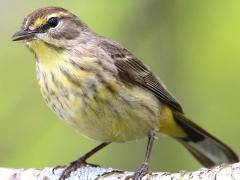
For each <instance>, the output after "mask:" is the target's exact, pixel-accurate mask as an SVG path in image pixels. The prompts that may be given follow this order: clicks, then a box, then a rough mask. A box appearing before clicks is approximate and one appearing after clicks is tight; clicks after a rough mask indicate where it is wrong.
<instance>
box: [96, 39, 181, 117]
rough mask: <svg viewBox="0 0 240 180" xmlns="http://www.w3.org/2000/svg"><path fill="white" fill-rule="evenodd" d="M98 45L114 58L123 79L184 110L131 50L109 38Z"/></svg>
mask: <svg viewBox="0 0 240 180" xmlns="http://www.w3.org/2000/svg"><path fill="white" fill-rule="evenodd" d="M98 46H99V47H100V48H101V49H103V50H104V52H106V53H107V54H108V55H109V56H110V57H111V58H112V59H113V60H114V63H115V65H116V66H117V69H118V74H119V77H120V78H121V80H123V81H125V82H127V83H130V84H135V85H139V86H141V87H143V88H146V89H148V90H150V91H151V92H152V93H153V94H154V95H155V96H156V97H157V98H158V99H159V100H160V101H162V102H164V103H166V104H167V105H169V106H170V107H172V108H173V109H174V110H176V111H178V112H183V110H182V107H181V105H180V104H179V103H178V101H177V100H176V98H175V97H174V96H173V95H172V94H171V93H170V92H169V91H168V90H167V88H166V87H165V86H164V84H163V83H162V82H161V81H160V79H158V78H157V77H156V76H155V75H154V74H153V73H152V72H151V71H150V69H149V68H147V67H146V66H145V65H144V64H143V63H142V62H141V61H140V60H138V59H137V58H136V57H135V56H134V55H133V54H132V53H131V52H130V51H129V50H127V49H126V48H124V47H122V46H121V45H119V44H117V43H114V42H112V41H110V40H107V39H104V40H103V41H101V42H100V43H99V44H98Z"/></svg>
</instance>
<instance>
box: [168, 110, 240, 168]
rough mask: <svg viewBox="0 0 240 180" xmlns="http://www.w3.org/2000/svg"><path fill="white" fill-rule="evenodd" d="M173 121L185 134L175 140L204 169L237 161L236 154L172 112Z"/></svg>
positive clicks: (183, 117) (181, 116) (182, 116)
mask: <svg viewBox="0 0 240 180" xmlns="http://www.w3.org/2000/svg"><path fill="white" fill-rule="evenodd" d="M173 116H174V119H175V121H176V122H177V123H178V124H179V126H180V127H181V128H182V129H183V131H184V132H185V133H186V134H187V137H184V138H182V137H181V138H177V137H175V139H177V140H178V141H179V142H180V143H181V144H183V146H184V147H186V149H187V150H188V151H189V152H190V153H191V154H192V155H193V156H194V157H195V158H196V159H197V160H198V161H199V162H200V163H201V164H202V165H203V166H205V167H212V166H216V165H219V164H222V163H235V162H238V161H239V158H238V156H237V155H236V153H235V152H234V151H233V150H232V149H231V148H230V147H228V146H227V145H225V144H224V143H222V142H221V141H220V140H218V139H216V138H215V137H213V136H212V135H211V134H209V133H208V132H206V131H205V130H203V129H202V128H200V127H199V126H198V125H196V124H194V123H193V122H192V121H190V120H188V119H187V118H186V117H185V116H184V115H183V114H181V113H178V112H174V113H173Z"/></svg>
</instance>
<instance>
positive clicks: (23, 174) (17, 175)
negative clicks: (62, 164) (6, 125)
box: [0, 163, 240, 180]
mask: <svg viewBox="0 0 240 180" xmlns="http://www.w3.org/2000/svg"><path fill="white" fill-rule="evenodd" d="M62 170H63V169H58V170H55V174H53V173H52V168H44V169H43V170H38V169H34V168H32V169H11V168H0V179H2V180H28V179H34V180H40V179H41V180H48V179H51V180H57V179H58V178H59V176H60V174H61V172H62ZM132 174H133V172H128V171H119V170H114V169H111V168H101V167H91V166H87V167H81V168H79V169H78V170H77V171H75V172H73V173H72V174H71V177H69V178H68V179H69V180H70V179H87V180H95V179H98V180H102V179H104V180H111V179H118V180H123V179H125V178H126V177H127V176H129V175H132ZM143 179H145V180H147V179H151V180H157V179H164V180H171V179H182V180H191V179H209V180H210V179H228V180H231V179H234V180H237V179H239V180H240V163H236V164H230V165H220V166H217V167H214V168H212V169H206V168H202V169H200V170H197V171H194V172H185V171H181V172H179V173H168V172H153V173H149V174H147V175H146V176H145V177H144V178H143Z"/></svg>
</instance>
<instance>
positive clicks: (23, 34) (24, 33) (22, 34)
mask: <svg viewBox="0 0 240 180" xmlns="http://www.w3.org/2000/svg"><path fill="white" fill-rule="evenodd" d="M35 33H36V32H35V31H31V30H20V31H18V32H16V33H15V34H14V35H13V36H12V41H21V40H26V39H29V38H32V37H33V36H34V34H35Z"/></svg>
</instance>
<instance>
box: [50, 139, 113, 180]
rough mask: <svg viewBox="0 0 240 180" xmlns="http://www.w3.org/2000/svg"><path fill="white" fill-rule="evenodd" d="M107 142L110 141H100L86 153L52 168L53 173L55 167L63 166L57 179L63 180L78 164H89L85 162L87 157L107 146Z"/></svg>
mask: <svg viewBox="0 0 240 180" xmlns="http://www.w3.org/2000/svg"><path fill="white" fill-rule="evenodd" d="M108 144H110V143H108V142H103V143H101V144H100V145H98V146H97V147H95V148H93V149H92V150H91V151H89V152H88V153H86V154H84V155H83V156H82V157H80V158H79V159H77V160H76V161H73V162H71V163H69V164H68V165H66V166H56V167H55V168H53V173H54V170H56V169H57V168H61V167H63V168H64V170H63V172H62V174H61V176H60V178H59V180H64V179H65V178H67V177H69V175H70V174H71V172H73V171H75V170H76V169H77V168H79V167H80V166H82V165H87V164H89V163H87V162H86V160H87V159H88V158H90V157H91V156H92V155H93V154H95V153H96V152H98V151H99V150H101V149H102V148H104V147H105V146H107V145H108ZM89 165H91V166H97V165H94V164H89Z"/></svg>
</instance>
